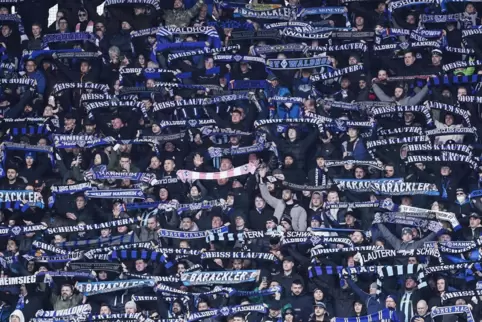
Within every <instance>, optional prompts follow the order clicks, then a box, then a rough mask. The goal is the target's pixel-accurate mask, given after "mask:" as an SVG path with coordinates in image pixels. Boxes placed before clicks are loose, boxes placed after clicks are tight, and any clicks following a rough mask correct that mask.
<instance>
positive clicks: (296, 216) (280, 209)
mask: <svg viewBox="0 0 482 322" xmlns="http://www.w3.org/2000/svg"><path fill="white" fill-rule="evenodd" d="M259 190H260V192H261V196H262V197H263V199H264V200H266V203H267V204H268V205H270V206H271V207H273V209H274V215H275V216H276V218H278V220H279V221H280V220H281V216H282V215H283V213H284V210H285V208H286V204H285V202H284V201H283V200H282V199H277V198H275V197H273V196H272V195H271V194H270V193H269V191H268V187H267V186H266V184H264V183H260V184H259ZM290 216H291V221H292V224H293V229H294V230H296V231H306V227H307V224H306V223H307V219H306V210H305V209H304V208H303V207H301V206H300V205H298V204H295V205H294V206H293V208H292V209H291V211H290Z"/></svg>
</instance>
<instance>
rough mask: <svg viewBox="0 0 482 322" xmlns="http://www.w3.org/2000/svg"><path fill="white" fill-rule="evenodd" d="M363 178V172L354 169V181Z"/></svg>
mask: <svg viewBox="0 0 482 322" xmlns="http://www.w3.org/2000/svg"><path fill="white" fill-rule="evenodd" d="M363 177H365V171H363V169H360V168H356V169H355V178H356V179H363Z"/></svg>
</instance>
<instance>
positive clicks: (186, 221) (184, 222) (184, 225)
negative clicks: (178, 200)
mask: <svg viewBox="0 0 482 322" xmlns="http://www.w3.org/2000/svg"><path fill="white" fill-rule="evenodd" d="M181 227H182V229H183V230H189V229H191V227H192V220H191V218H183V219H182V221H181Z"/></svg>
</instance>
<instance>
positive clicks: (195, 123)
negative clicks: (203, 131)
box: [160, 119, 216, 128]
mask: <svg viewBox="0 0 482 322" xmlns="http://www.w3.org/2000/svg"><path fill="white" fill-rule="evenodd" d="M207 125H216V121H215V120H212V119H211V120H196V119H190V120H182V121H161V123H160V126H161V128H167V127H170V126H184V127H188V128H197V127H203V126H207Z"/></svg>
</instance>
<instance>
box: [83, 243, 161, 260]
mask: <svg viewBox="0 0 482 322" xmlns="http://www.w3.org/2000/svg"><path fill="white" fill-rule="evenodd" d="M123 249H152V250H154V249H156V245H155V244H154V243H153V242H145V243H128V244H122V245H114V246H109V247H100V248H95V249H91V250H89V251H87V252H86V253H84V256H85V257H87V258H89V259H90V258H91V257H92V256H93V255H94V254H98V253H109V252H111V251H114V250H123Z"/></svg>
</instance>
